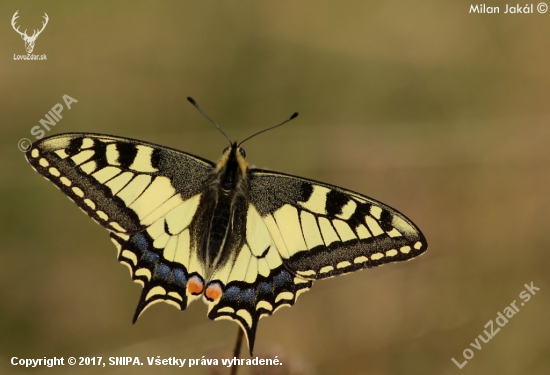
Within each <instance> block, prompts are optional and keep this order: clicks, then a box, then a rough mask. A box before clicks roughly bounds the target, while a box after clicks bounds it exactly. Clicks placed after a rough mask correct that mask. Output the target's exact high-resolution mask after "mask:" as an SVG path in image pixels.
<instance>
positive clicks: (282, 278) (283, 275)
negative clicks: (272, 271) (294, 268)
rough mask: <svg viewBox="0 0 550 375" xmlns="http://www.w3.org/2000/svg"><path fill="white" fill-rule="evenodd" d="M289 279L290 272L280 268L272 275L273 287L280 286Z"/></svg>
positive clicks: (289, 280)
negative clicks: (279, 270)
mask: <svg viewBox="0 0 550 375" xmlns="http://www.w3.org/2000/svg"><path fill="white" fill-rule="evenodd" d="M291 281H292V279H291V278H290V274H289V273H288V272H287V271H285V270H281V272H279V273H278V274H277V275H275V277H273V284H275V287H282V286H284V285H285V284H287V283H289V282H291Z"/></svg>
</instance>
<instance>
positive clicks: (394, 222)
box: [249, 170, 428, 280]
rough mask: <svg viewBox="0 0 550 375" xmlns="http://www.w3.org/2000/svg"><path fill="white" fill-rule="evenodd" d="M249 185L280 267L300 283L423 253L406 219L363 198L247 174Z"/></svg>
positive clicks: (280, 178)
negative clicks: (281, 263) (283, 266)
mask: <svg viewBox="0 0 550 375" xmlns="http://www.w3.org/2000/svg"><path fill="white" fill-rule="evenodd" d="M249 182H250V195H251V201H252V203H253V204H254V205H255V206H256V207H257V208H258V211H259V213H260V215H261V217H262V219H263V221H264V222H265V223H266V226H267V228H268V230H269V232H270V234H271V237H272V238H273V240H274V243H275V244H276V246H277V249H278V250H279V252H280V254H281V257H282V259H283V263H284V265H285V266H286V267H287V268H288V269H289V270H291V271H292V272H294V273H295V274H296V275H298V276H301V277H303V278H305V279H310V280H318V279H325V278H328V277H333V276H337V275H340V274H344V273H349V272H353V271H356V270H359V269H363V268H368V267H375V266H378V265H381V264H385V263H390V262H396V261H404V260H408V259H411V258H413V257H416V256H418V255H420V254H422V253H423V252H424V251H426V249H427V246H428V245H427V242H426V239H425V238H424V236H423V234H422V233H421V232H420V230H419V229H418V228H417V227H416V226H415V225H414V224H413V223H412V222H411V221H410V220H409V219H408V218H407V217H405V216H404V215H403V214H401V213H400V212H398V211H397V210H395V209H393V208H391V207H389V206H387V205H385V204H383V203H380V202H378V201H375V200H374V199H372V198H369V197H367V196H364V195H361V194H358V193H355V192H352V191H349V190H345V189H342V188H340V187H337V186H332V185H328V184H324V183H321V182H317V181H312V180H307V179H304V178H300V177H296V176H291V175H286V174H282V173H277V172H270V171H262V170H253V171H251V173H250V178H249Z"/></svg>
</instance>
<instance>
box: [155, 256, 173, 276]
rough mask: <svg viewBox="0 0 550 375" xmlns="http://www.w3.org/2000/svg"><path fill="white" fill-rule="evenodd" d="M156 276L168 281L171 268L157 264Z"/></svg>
mask: <svg viewBox="0 0 550 375" xmlns="http://www.w3.org/2000/svg"><path fill="white" fill-rule="evenodd" d="M155 255H156V254H155ZM154 276H155V277H157V278H159V279H163V280H168V279H169V278H170V267H168V266H167V265H166V264H163V263H159V264H157V266H156V267H155V275H154Z"/></svg>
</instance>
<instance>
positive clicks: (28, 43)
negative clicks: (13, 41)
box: [11, 11, 49, 53]
mask: <svg viewBox="0 0 550 375" xmlns="http://www.w3.org/2000/svg"><path fill="white" fill-rule="evenodd" d="M18 12H19V11H16V12H15V14H14V15H13V17H12V18H11V26H12V27H13V29H14V30H15V31H17V33H18V34H19V35H21V38H23V40H24V41H25V49H26V50H27V53H32V50H33V49H34V42H36V38H38V35H40V33H41V32H42V31H43V30H44V28H45V27H46V25H47V24H48V19H49V18H48V15H47V14H46V13H44V19H45V21H44V22H43V23H42V29H40V31H39V30H34V32H33V33H32V35H31V36H28V35H27V29H25V31H24V32H21V31H19V26H17V28H16V27H15V20H16V19H17V18H19V16H18V15H17V13H18Z"/></svg>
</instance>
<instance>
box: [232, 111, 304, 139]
mask: <svg viewBox="0 0 550 375" xmlns="http://www.w3.org/2000/svg"><path fill="white" fill-rule="evenodd" d="M296 117H298V112H294V113H293V114H292V116H290V117H289V118H287V119H286V120H285V121H283V122H281V123H280V124H277V125H275V126H272V127H270V128H267V129H264V130H261V131H259V132H257V133H256V134H252V135H251V136H250V137H248V138H246V139H245V140H244V141H242V142H241V143H239V144H238V146H240V145H242V144H243V143H245V142H246V141H248V140H249V139H250V138H253V137H255V136H257V135H258V134H262V133H263V132H266V131H268V130H271V129H275V128H277V127H279V126H281V125H284V124H286V123H287V122H289V121H290V120H294V119H295V118H296Z"/></svg>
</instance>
